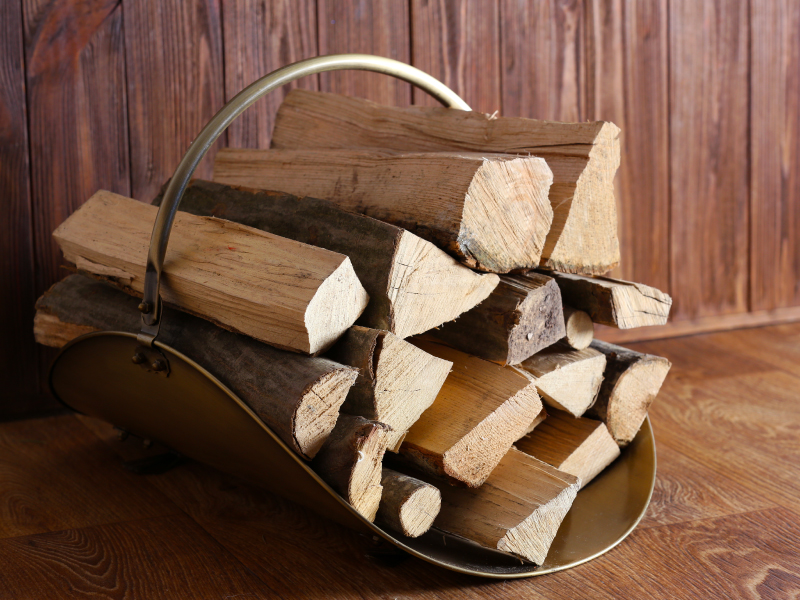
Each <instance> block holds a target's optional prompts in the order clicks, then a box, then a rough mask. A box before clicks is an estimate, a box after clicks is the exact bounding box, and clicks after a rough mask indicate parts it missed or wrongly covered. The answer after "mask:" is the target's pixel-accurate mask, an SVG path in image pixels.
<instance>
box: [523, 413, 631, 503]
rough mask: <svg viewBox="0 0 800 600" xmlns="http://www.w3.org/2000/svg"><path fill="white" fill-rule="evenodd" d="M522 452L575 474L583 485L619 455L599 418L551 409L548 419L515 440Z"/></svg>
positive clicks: (616, 447)
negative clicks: (597, 419) (575, 415)
mask: <svg viewBox="0 0 800 600" xmlns="http://www.w3.org/2000/svg"><path fill="white" fill-rule="evenodd" d="M516 447H517V449H518V450H520V451H521V452H524V453H525V454H529V455H531V456H533V457H535V458H538V459H539V460H542V461H544V462H546V463H547V464H548V465H552V466H554V467H555V468H556V469H558V470H559V471H564V472H565V473H569V474H570V475H575V477H577V478H578V479H580V482H581V487H584V486H585V485H586V484H587V483H589V482H590V481H591V480H592V479H594V478H595V476H596V475H597V474H598V473H600V471H602V470H603V469H605V468H606V467H607V466H608V465H610V464H611V463H612V462H614V459H616V458H617V457H618V456H619V453H620V451H619V446H617V443H616V442H615V441H614V438H612V437H611V434H610V433H609V432H608V429H607V428H606V426H605V425H604V424H603V422H602V421H595V420H594V419H586V418H584V417H573V416H572V415H570V414H568V413H565V412H563V411H560V410H551V411H550V412H549V413H548V415H547V420H546V421H545V422H544V423H542V424H541V426H539V427H537V428H536V429H535V430H534V431H533V432H532V433H530V434H529V435H526V436H525V437H524V438H522V439H521V440H519V441H518V442H517V443H516Z"/></svg>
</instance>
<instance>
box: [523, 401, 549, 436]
mask: <svg viewBox="0 0 800 600" xmlns="http://www.w3.org/2000/svg"><path fill="white" fill-rule="evenodd" d="M545 419H547V409H546V408H545V407H544V406H542V410H540V411H539V414H538V415H536V418H535V419H534V420H533V421H531V424H530V425H528V429H526V430H525V434H526V435H527V434H529V433H530V432H531V431H533V430H534V429H536V428H537V427H538V426H539V425H541V424H542V423H544V421H545Z"/></svg>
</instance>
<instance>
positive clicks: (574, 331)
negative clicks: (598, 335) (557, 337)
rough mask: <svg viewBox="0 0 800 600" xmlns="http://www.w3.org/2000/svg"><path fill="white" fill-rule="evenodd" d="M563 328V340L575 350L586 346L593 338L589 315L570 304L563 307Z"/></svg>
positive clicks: (592, 327) (592, 324) (592, 326)
mask: <svg viewBox="0 0 800 600" xmlns="http://www.w3.org/2000/svg"><path fill="white" fill-rule="evenodd" d="M564 329H565V335H564V341H565V342H566V343H567V345H568V346H569V347H570V348H573V349H575V350H583V349H584V348H588V347H589V344H591V343H592V340H593V339H594V323H593V322H592V319H591V317H589V315H588V314H587V313H585V312H583V311H582V310H577V309H575V308H572V307H571V306H565V307H564Z"/></svg>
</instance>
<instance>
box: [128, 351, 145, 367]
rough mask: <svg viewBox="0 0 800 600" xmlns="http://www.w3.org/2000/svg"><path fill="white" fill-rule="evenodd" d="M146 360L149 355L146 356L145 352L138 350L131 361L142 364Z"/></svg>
mask: <svg viewBox="0 0 800 600" xmlns="http://www.w3.org/2000/svg"><path fill="white" fill-rule="evenodd" d="M145 360H147V357H146V356H145V355H144V354H142V353H141V352H137V353H136V354H134V355H133V356H132V357H131V361H132V362H133V364H135V365H140V364H142V363H143V362H144V361H145Z"/></svg>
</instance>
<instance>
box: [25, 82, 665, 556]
mask: <svg viewBox="0 0 800 600" xmlns="http://www.w3.org/2000/svg"><path fill="white" fill-rule="evenodd" d="M618 134H619V130H618V129H617V127H615V126H614V125H613V124H611V123H602V122H598V123H553V122H543V121H534V120H530V119H520V118H502V117H501V118H497V117H493V116H492V117H490V116H487V115H483V114H480V113H474V112H462V111H456V110H448V109H443V108H421V107H412V108H406V109H400V108H389V107H384V106H379V105H376V104H373V103H371V102H368V101H365V100H358V99H353V98H347V97H341V96H336V95H332V94H323V93H315V92H307V91H301V90H295V91H293V92H291V93H290V94H289V95H288V97H287V98H286V100H285V101H284V103H283V105H282V107H281V109H280V111H279V113H278V118H277V124H276V126H275V131H274V133H273V149H270V150H244V149H227V150H222V151H221V152H220V153H219V154H218V155H217V158H216V163H215V172H214V179H215V181H214V182H208V181H195V182H193V183H192V185H190V187H189V188H188V190H187V191H186V194H185V196H184V198H183V200H182V203H181V205H180V212H178V214H177V217H176V219H175V224H174V228H173V230H172V235H171V240H170V244H169V248H168V251H167V256H166V261H165V266H164V277H163V282H162V286H161V297H162V299H163V301H164V303H165V304H166V306H167V307H166V308H165V309H164V312H163V317H162V324H161V329H160V334H159V339H160V340H161V341H162V342H164V343H166V344H168V345H170V346H172V347H174V348H175V349H176V350H178V351H180V352H182V353H184V354H186V355H188V356H189V357H190V358H192V359H194V360H195V361H197V362H198V363H200V364H202V365H203V366H205V367H206V368H207V369H208V370H209V371H210V372H212V373H213V374H214V375H215V376H216V377H217V378H218V379H220V380H221V381H222V382H223V383H224V384H226V385H227V386H228V387H229V388H230V389H231V390H232V391H233V392H235V393H236V394H238V395H239V397H240V398H241V399H242V400H243V401H245V402H246V403H247V404H248V405H249V406H250V407H251V408H252V409H253V411H254V412H255V413H256V414H257V415H258V416H259V418H261V419H262V420H263V421H264V423H266V424H267V425H268V426H269V427H270V428H271V429H272V430H273V431H274V432H275V434H276V435H278V436H279V437H280V438H281V439H282V440H283V441H284V442H285V443H286V445H287V446H288V447H289V448H291V449H292V450H293V451H294V452H296V453H297V454H298V455H299V456H301V457H302V458H304V459H305V460H308V461H310V465H311V467H312V468H313V469H315V470H316V472H317V473H318V474H319V475H320V476H321V477H322V478H323V479H324V480H325V481H327V482H328V483H329V484H330V485H331V487H333V488H334V489H335V490H336V491H337V492H338V493H339V494H341V496H342V497H343V498H345V499H346V500H347V501H348V502H349V503H350V504H351V505H352V506H353V507H354V508H355V509H356V510H357V511H358V512H359V513H360V514H362V515H363V516H364V517H365V518H367V519H369V520H373V519H377V521H378V522H379V523H382V524H383V525H384V526H386V527H389V528H392V529H394V530H396V531H398V532H401V533H402V534H404V535H407V536H419V535H421V534H422V533H424V532H425V531H427V530H428V528H430V527H431V526H433V527H434V528H437V529H439V530H442V531H445V532H448V533H450V534H453V535H456V536H461V537H463V538H467V539H469V540H472V541H474V542H476V543H478V544H480V545H482V546H485V547H488V548H492V549H495V550H500V551H504V552H508V553H511V554H514V555H516V556H519V557H521V558H523V559H525V560H527V561H531V562H533V563H536V564H541V563H542V562H543V561H544V559H545V556H546V555H547V552H548V548H549V546H550V544H551V542H552V540H553V538H554V536H555V534H556V531H557V530H558V527H559V524H560V523H561V521H562V520H563V518H564V516H565V515H566V513H567V511H568V510H569V508H570V506H571V504H572V502H573V500H574V498H575V496H576V494H577V493H578V491H579V490H580V488H581V487H582V486H585V485H586V484H587V483H589V482H590V481H591V480H592V478H593V477H595V476H596V475H597V474H598V473H600V471H602V470H603V469H604V468H605V467H606V466H607V465H609V464H610V463H611V462H612V461H613V460H614V459H615V458H616V457H617V456H618V455H619V454H620V449H621V448H624V447H625V446H626V445H627V444H629V443H630V442H631V441H632V440H633V438H634V437H635V436H636V434H637V432H638V431H639V428H640V427H641V425H642V423H643V421H644V419H645V416H646V414H647V410H648V408H649V406H650V404H651V403H652V401H653V400H654V398H655V396H656V394H657V393H658V391H659V388H660V387H661V384H662V382H663V380H664V378H665V376H666V374H667V371H668V370H669V367H670V363H669V361H667V360H666V359H664V358H660V357H656V356H650V355H646V354H640V353H637V352H633V351H630V350H626V349H624V348H620V347H618V346H614V345H611V344H608V343H604V342H601V341H597V340H593V327H594V325H593V324H594V323H602V324H604V325H610V326H612V327H619V328H631V327H641V326H647V325H656V324H663V323H665V322H666V319H667V316H668V313H669V309H670V304H671V299H670V298H669V296H668V295H666V294H664V293H662V292H660V291H659V290H656V289H654V288H651V287H648V286H645V285H640V284H636V283H629V282H626V281H620V280H615V279H612V278H609V277H605V276H603V274H604V273H607V272H608V271H609V270H610V269H612V268H614V267H615V266H616V265H617V263H618V260H619V247H618V241H617V234H616V213H615V203H614V191H613V178H614V174H615V172H616V169H617V167H618V164H619V145H618ZM264 190H280V191H264ZM159 201H160V199H156V202H155V203H154V204H156V205H157V204H158V203H159ZM157 210H158V209H157V207H156V206H154V205H153V206H151V205H147V204H144V203H140V202H136V201H134V200H132V199H129V198H124V197H121V196H118V195H116V194H112V193H110V192H105V191H100V192H97V193H96V194H95V195H94V196H92V197H91V198H90V199H89V200H88V201H87V202H86V203H85V204H84V205H83V206H82V207H81V208H80V209H78V210H77V211H76V212H75V213H74V214H73V215H72V216H71V217H70V218H68V219H67V220H66V221H65V222H64V223H63V224H62V225H61V226H60V227H59V228H58V229H57V230H56V231H55V233H54V236H55V238H56V240H57V241H58V243H59V245H60V247H61V249H62V250H63V253H64V256H65V258H66V259H67V261H69V262H71V263H73V264H74V265H75V267H76V269H77V271H79V272H80V273H79V274H75V275H71V276H70V277H67V278H66V279H65V280H63V281H61V282H60V283H58V284H56V285H55V286H53V288H51V289H50V290H49V291H48V292H47V293H46V294H45V295H44V296H43V297H42V298H40V299H39V301H38V303H37V313H36V321H35V332H36V336H37V339H38V341H39V342H40V343H43V344H47V345H50V346H63V345H64V344H65V343H67V342H68V341H70V340H72V339H74V338H75V337H77V336H79V335H81V334H83V333H87V332H91V331H96V330H124V331H132V332H135V331H138V329H139V313H138V311H137V309H136V305H137V303H138V300H137V299H136V296H137V295H138V296H140V295H141V293H142V291H143V284H144V272H145V263H146V257H147V249H148V245H149V241H150V235H151V231H152V228H153V222H154V220H155V215H156V212H157ZM86 275H89V276H91V277H87V276H86ZM109 283H110V284H113V285H109ZM126 292H127V293H126ZM545 406H546V408H545ZM386 451H388V452H386Z"/></svg>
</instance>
